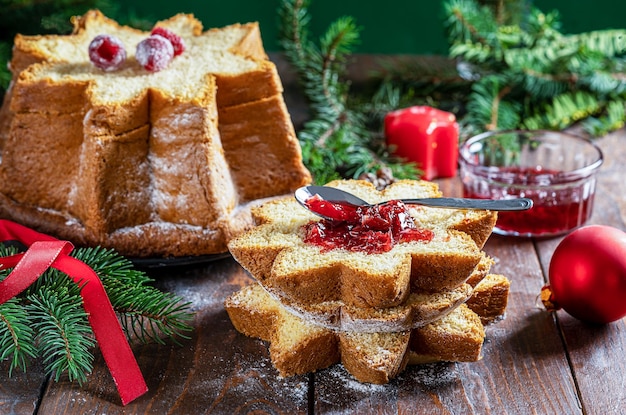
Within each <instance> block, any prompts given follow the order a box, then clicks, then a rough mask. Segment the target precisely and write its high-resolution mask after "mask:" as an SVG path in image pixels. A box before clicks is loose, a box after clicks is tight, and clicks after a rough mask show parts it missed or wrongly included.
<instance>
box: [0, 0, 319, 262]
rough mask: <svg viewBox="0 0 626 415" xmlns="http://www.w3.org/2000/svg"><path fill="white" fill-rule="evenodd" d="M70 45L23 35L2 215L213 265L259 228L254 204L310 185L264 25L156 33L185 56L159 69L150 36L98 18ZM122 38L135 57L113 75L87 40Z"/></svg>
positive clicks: (4, 146) (0, 167) (5, 136)
mask: <svg viewBox="0 0 626 415" xmlns="http://www.w3.org/2000/svg"><path fill="white" fill-rule="evenodd" d="M73 24H74V31H73V33H72V34H70V35H67V36H62V35H58V36H57V35H49V36H22V35H18V36H17V37H16V38H15V45H14V50H13V57H12V60H11V62H10V69H11V71H12V74H13V80H12V83H11V86H10V88H9V90H8V91H7V94H6V96H5V99H4V102H3V105H2V109H1V110H0V152H1V159H0V160H1V162H0V216H1V217H3V218H7V219H11V220H15V221H17V222H19V223H21V224H24V225H26V226H30V227H33V228H36V229H37V230H39V231H41V232H46V233H49V234H52V235H54V236H57V237H59V238H63V239H68V240H70V241H72V242H74V243H76V244H78V245H92V246H93V245H101V246H105V247H111V248H114V249H116V250H118V251H119V252H120V253H122V254H123V255H127V256H133V257H162V256H165V257H169V256H188V255H206V254H215V253H222V252H226V251H227V243H228V241H229V240H230V239H231V238H232V237H233V236H234V235H237V234H239V233H240V232H242V231H243V230H245V229H248V228H249V227H250V226H251V225H252V219H251V216H250V213H249V210H250V206H252V205H254V204H256V203H257V202H258V201H263V200H266V199H268V198H273V197H275V196H277V195H284V194H288V193H291V192H293V191H294V190H295V189H296V188H298V187H299V186H301V185H303V184H306V183H309V182H310V180H311V178H310V174H309V172H308V171H307V170H306V168H305V167H304V166H303V164H302V159H301V153H300V147H299V143H298V140H297V138H296V135H295V132H294V128H293V125H292V122H291V119H290V116H289V113H288V112H287V109H286V106H285V103H284V100H283V96H282V85H281V81H280V78H279V76H278V73H277V70H276V67H275V65H274V64H273V63H272V62H271V61H270V60H269V59H268V57H267V55H266V53H265V51H264V48H263V44H262V40H261V35H260V31H259V26H258V24H257V23H248V24H234V25H231V26H227V27H224V28H220V29H210V30H207V31H203V28H202V25H201V23H200V22H199V21H198V20H196V19H195V18H194V17H193V16H191V15H186V14H180V15H176V16H174V17H172V18H171V19H168V20H165V21H161V22H159V23H157V25H156V26H158V27H163V28H167V29H168V30H170V31H172V32H174V33H175V34H177V35H178V36H180V37H181V38H182V39H183V40H184V43H185V45H186V49H185V51H184V52H183V53H182V54H180V55H179V56H176V57H175V58H174V59H173V60H172V61H171V63H170V64H169V65H168V66H167V67H166V68H165V69H163V70H160V71H158V72H150V71H147V70H146V69H144V67H142V66H141V65H140V64H139V63H138V61H137V59H136V58H135V48H136V45H137V44H138V43H139V42H141V41H142V40H143V39H145V38H146V37H147V36H149V35H150V33H149V32H142V31H139V30H135V29H132V28H129V27H125V26H121V25H119V24H118V23H116V22H115V21H113V20H111V19H108V18H107V17H105V16H104V15H103V14H102V13H100V12H99V11H95V10H94V11H90V12H88V13H86V14H85V15H84V16H81V17H76V18H75V19H74V20H73ZM99 34H112V35H114V36H116V37H117V38H119V39H120V40H121V41H122V43H123V44H124V45H125V48H126V52H127V59H126V61H125V63H124V64H123V65H122V66H121V67H120V68H119V69H117V70H115V71H104V70H102V69H99V68H97V67H96V66H94V65H93V64H92V62H91V61H90V59H89V54H88V48H89V44H90V42H91V41H92V39H94V37H96V36H97V35H99Z"/></svg>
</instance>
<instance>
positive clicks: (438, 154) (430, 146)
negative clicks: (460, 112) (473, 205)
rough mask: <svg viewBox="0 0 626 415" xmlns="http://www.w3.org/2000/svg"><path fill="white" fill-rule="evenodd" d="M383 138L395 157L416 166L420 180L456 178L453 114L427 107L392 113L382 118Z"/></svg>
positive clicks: (456, 137) (456, 129)
mask: <svg viewBox="0 0 626 415" xmlns="http://www.w3.org/2000/svg"><path fill="white" fill-rule="evenodd" d="M385 138H386V141H387V145H389V146H391V147H392V149H393V152H394V154H395V155H397V156H399V157H402V158H404V159H406V160H407V161H410V162H414V163H416V164H417V167H418V168H420V169H421V170H422V171H423V172H424V174H423V176H422V178H423V179H425V180H431V179H434V178H437V177H454V176H455V175H456V169H457V159H458V148H459V125H458V124H457V122H456V117H455V116H454V114H452V113H450V112H446V111H442V110H439V109H437V108H432V107H427V106H413V107H409V108H404V109H400V110H396V111H392V112H390V113H388V114H387V115H386V116H385Z"/></svg>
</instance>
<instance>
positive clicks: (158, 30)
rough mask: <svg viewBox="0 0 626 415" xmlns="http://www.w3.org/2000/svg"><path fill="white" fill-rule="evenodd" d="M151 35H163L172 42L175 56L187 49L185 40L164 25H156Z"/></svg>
mask: <svg viewBox="0 0 626 415" xmlns="http://www.w3.org/2000/svg"><path fill="white" fill-rule="evenodd" d="M150 34H151V35H159V36H163V37H164V38H166V39H167V40H169V41H170V42H171V43H172V46H173V47H174V56H178V55H180V54H181V53H183V52H184V51H185V41H184V40H183V38H181V37H180V36H178V35H177V34H176V33H174V32H172V31H171V30H169V29H166V28H164V27H155V28H154V29H152V32H151V33H150Z"/></svg>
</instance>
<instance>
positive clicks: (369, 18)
mask: <svg viewBox="0 0 626 415" xmlns="http://www.w3.org/2000/svg"><path fill="white" fill-rule="evenodd" d="M120 3H121V10H122V11H129V12H131V13H134V14H135V15H137V16H139V17H148V18H153V19H157V20H158V19H166V18H168V17H170V16H172V15H174V14H176V13H180V12H184V13H193V14H194V15H195V16H196V17H197V18H198V19H199V20H201V21H202V22H203V24H204V27H205V28H210V27H219V26H224V25H228V24H231V23H235V22H241V23H244V22H249V21H258V22H259V24H260V26H261V33H262V36H263V42H264V44H265V48H266V49H267V50H268V51H269V52H273V51H278V50H280V47H279V45H278V42H277V39H278V35H279V34H278V15H277V10H278V6H279V0H219V1H212V0H210V1H202V0H174V1H172V0H130V1H123V2H120ZM442 3H443V2H442V1H440V0H414V1H408V0H385V1H372V0H312V1H311V3H310V8H309V12H310V16H311V19H312V20H311V30H312V32H313V35H314V36H319V35H320V34H321V33H323V31H324V30H325V29H326V28H327V27H328V25H329V24H330V23H331V22H333V21H334V20H336V19H337V18H338V17H341V16H352V17H354V18H355V20H356V23H357V24H358V25H359V26H360V27H361V29H362V31H361V35H360V44H359V45H358V47H357V48H356V50H355V52H356V53H374V54H378V53H382V54H405V53H408V54H439V55H446V54H447V47H448V44H447V40H446V34H445V31H444V16H443V6H442ZM533 4H534V6H535V7H537V8H539V9H540V10H542V11H544V12H548V11H552V10H558V11H559V13H560V16H561V21H562V23H563V27H562V31H563V32H564V33H580V32H587V31H590V30H598V29H609V28H613V29H618V28H619V29H624V28H626V0H593V1H589V0H534V2H533Z"/></svg>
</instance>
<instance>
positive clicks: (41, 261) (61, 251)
mask: <svg viewBox="0 0 626 415" xmlns="http://www.w3.org/2000/svg"><path fill="white" fill-rule="evenodd" d="M0 241H1V242H5V241H18V242H21V243H22V244H24V245H26V246H27V247H28V250H27V251H26V252H24V253H20V254H16V255H11V256H8V257H3V258H0V262H1V263H0V270H4V269H7V268H13V270H12V271H11V273H10V274H9V275H8V276H7V277H6V278H5V279H4V280H3V281H2V282H0V304H3V303H5V302H6V301H8V300H9V299H11V298H13V297H15V296H17V295H19V294H20V293H21V292H22V291H24V290H25V289H27V288H28V287H29V286H30V285H31V284H32V283H33V282H35V281H36V280H37V278H39V277H40V276H41V275H42V274H43V273H44V272H45V271H46V270H47V269H48V268H50V267H52V268H56V269H57V270H59V271H61V272H63V273H65V274H67V275H69V276H70V278H72V280H73V281H74V282H75V283H76V284H80V285H81V286H82V289H81V292H80V294H81V296H82V298H83V307H84V308H85V311H86V312H87V315H88V318H89V324H90V325H91V328H92V330H93V333H94V336H95V338H96V341H97V342H98V345H99V347H100V351H101V352H102V356H103V357H104V361H105V362H106V364H107V367H108V368H109V372H110V373H111V376H112V377H113V380H114V382H115V386H116V387H117V390H118V393H119V395H120V398H121V399H122V404H123V405H126V404H127V403H129V402H131V401H133V400H134V399H136V398H138V397H139V396H141V395H143V394H144V393H146V392H147V390H148V387H147V385H146V383H145V381H144V378H143V376H142V374H141V370H140V369H139V365H138V364H137V361H136V360H135V356H134V355H133V352H132V350H131V348H130V345H129V344H128V340H127V339H126V336H125V335H124V332H123V331H122V326H121V325H120V322H119V321H118V319H117V316H116V315H115V311H114V310H113V306H112V305H111V301H110V300H109V297H108V296H107V294H106V291H105V290H104V286H103V285H102V281H100V278H99V277H98V275H97V274H96V273H95V271H94V270H93V269H91V268H90V267H89V266H88V265H87V264H85V263H84V262H82V261H80V260H78V259H76V258H73V257H71V256H69V253H70V252H72V250H73V249H74V246H73V245H72V244H71V243H70V242H68V241H60V240H58V239H56V238H53V237H51V236H49V235H45V234H42V233H39V232H36V231H34V230H32V229H29V228H27V227H25V226H22V225H18V224H17V223H14V222H11V221H8V220H1V219H0ZM85 283H86V284H85Z"/></svg>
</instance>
